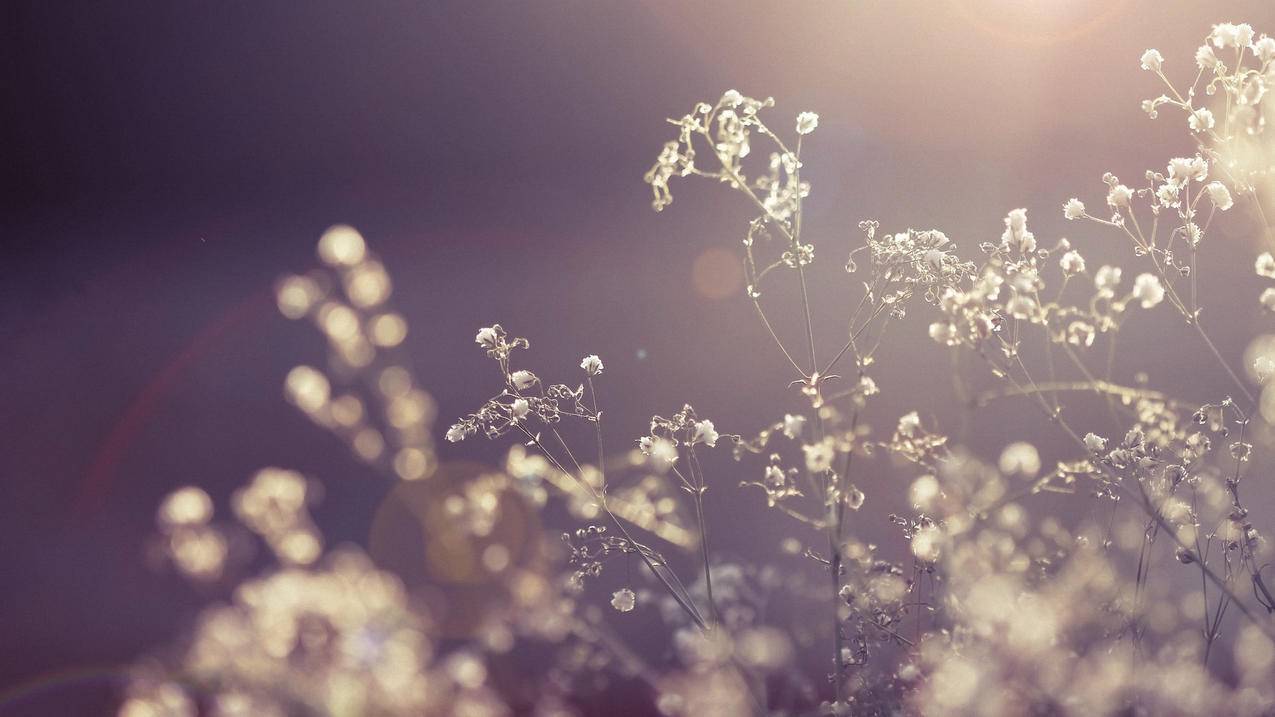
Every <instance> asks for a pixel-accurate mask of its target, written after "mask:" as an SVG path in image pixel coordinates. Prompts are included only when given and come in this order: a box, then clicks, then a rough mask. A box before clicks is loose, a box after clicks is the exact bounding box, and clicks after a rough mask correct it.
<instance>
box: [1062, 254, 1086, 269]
mask: <svg viewBox="0 0 1275 717" xmlns="http://www.w3.org/2000/svg"><path fill="white" fill-rule="evenodd" d="M1058 265H1059V266H1061V267H1062V270H1063V273H1066V274H1083V273H1085V258H1084V257H1083V256H1081V255H1080V252H1078V251H1076V250H1075V249H1072V250H1071V251H1069V252H1067V253H1066V254H1063V255H1062V259H1059V260H1058Z"/></svg>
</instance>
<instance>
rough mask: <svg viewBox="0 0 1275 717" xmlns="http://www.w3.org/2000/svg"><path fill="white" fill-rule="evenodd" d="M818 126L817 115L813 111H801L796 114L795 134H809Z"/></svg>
mask: <svg viewBox="0 0 1275 717" xmlns="http://www.w3.org/2000/svg"><path fill="white" fill-rule="evenodd" d="M818 126H819V115H817V114H815V113H814V112H802V113H801V114H799V115H797V134H810V133H811V132H814V131H815V128H816V127H818Z"/></svg>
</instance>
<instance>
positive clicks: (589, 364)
mask: <svg viewBox="0 0 1275 717" xmlns="http://www.w3.org/2000/svg"><path fill="white" fill-rule="evenodd" d="M580 368H582V369H584V372H585V373H587V374H589V375H590V376H597V375H598V374H600V373H602V359H600V358H598V357H597V356H596V355H594V354H589V355H588V356H585V357H584V359H583V360H581V361H580Z"/></svg>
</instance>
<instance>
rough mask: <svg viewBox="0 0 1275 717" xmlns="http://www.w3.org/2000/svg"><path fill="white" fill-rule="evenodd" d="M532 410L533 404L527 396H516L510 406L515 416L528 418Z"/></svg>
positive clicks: (510, 411)
mask: <svg viewBox="0 0 1275 717" xmlns="http://www.w3.org/2000/svg"><path fill="white" fill-rule="evenodd" d="M530 411H531V404H530V403H528V401H527V399H525V398H515V399H514V402H513V403H512V404H510V406H509V413H510V414H511V415H512V416H513V417H514V418H526V416H527V414H528V413H529V412H530Z"/></svg>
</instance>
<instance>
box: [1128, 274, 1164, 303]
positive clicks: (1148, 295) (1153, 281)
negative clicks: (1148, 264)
mask: <svg viewBox="0 0 1275 717" xmlns="http://www.w3.org/2000/svg"><path fill="white" fill-rule="evenodd" d="M1132 296H1133V298H1134V299H1137V300H1138V301H1140V302H1142V308H1144V309H1150V308H1151V307H1153V306H1155V305H1156V304H1158V303H1160V302H1161V301H1163V300H1164V287H1163V286H1162V285H1161V284H1160V278H1159V277H1157V276H1156V275H1155V274H1138V278H1136V279H1134V280H1133V292H1132Z"/></svg>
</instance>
